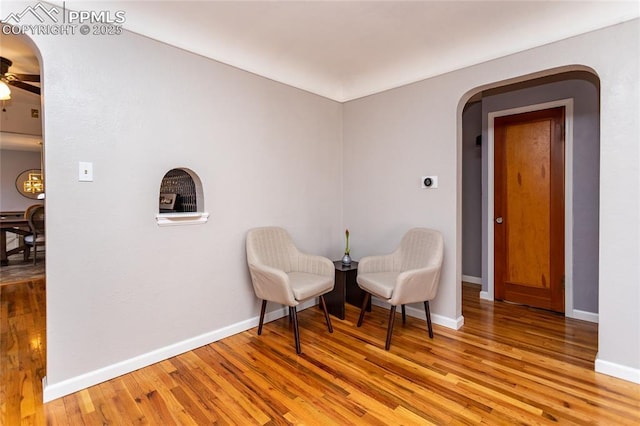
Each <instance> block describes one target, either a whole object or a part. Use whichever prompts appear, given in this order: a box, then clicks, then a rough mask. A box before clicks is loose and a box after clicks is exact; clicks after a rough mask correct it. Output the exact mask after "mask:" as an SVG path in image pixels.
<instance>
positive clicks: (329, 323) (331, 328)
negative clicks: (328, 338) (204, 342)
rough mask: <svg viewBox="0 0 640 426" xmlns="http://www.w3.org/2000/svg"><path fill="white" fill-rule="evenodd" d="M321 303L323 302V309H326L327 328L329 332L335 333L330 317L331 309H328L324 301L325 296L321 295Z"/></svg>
mask: <svg viewBox="0 0 640 426" xmlns="http://www.w3.org/2000/svg"><path fill="white" fill-rule="evenodd" d="M320 303H322V310H324V319H325V320H326V321H327V328H328V329H329V333H333V326H332V325H331V318H329V311H328V310H327V304H326V303H325V301H324V296H320Z"/></svg>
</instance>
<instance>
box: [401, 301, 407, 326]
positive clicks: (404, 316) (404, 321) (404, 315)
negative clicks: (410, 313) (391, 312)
mask: <svg viewBox="0 0 640 426" xmlns="http://www.w3.org/2000/svg"><path fill="white" fill-rule="evenodd" d="M406 323H407V311H406V309H405V308H404V305H402V325H404V324H406Z"/></svg>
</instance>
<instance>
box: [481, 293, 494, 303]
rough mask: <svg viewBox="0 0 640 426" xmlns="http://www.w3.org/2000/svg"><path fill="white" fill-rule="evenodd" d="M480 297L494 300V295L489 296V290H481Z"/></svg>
mask: <svg viewBox="0 0 640 426" xmlns="http://www.w3.org/2000/svg"><path fill="white" fill-rule="evenodd" d="M480 299H482V300H490V301H492V302H493V297H491V296H489V292H488V291H481V292H480Z"/></svg>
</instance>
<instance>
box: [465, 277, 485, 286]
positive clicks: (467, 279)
mask: <svg viewBox="0 0 640 426" xmlns="http://www.w3.org/2000/svg"><path fill="white" fill-rule="evenodd" d="M462 281H464V282H466V283H471V284H480V285H482V278H481V277H473V276H471V275H463V276H462Z"/></svg>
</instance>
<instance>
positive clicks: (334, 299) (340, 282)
mask: <svg viewBox="0 0 640 426" xmlns="http://www.w3.org/2000/svg"><path fill="white" fill-rule="evenodd" d="M333 265H334V266H335V268H336V281H335V286H334V287H333V290H332V291H330V292H329V293H327V294H325V295H324V300H325V302H326V303H327V310H328V311H329V313H330V314H331V315H334V316H336V317H338V318H340V319H344V317H345V313H344V312H345V309H344V304H345V302H346V303H349V304H351V305H354V306H357V307H358V308H362V300H363V298H364V295H365V292H364V290H362V289H361V288H360V287H358V283H357V282H356V278H357V276H358V262H351V264H350V265H343V264H342V261H340V260H336V261H335V262H333ZM367 311H369V312H371V300H369V304H368V305H367Z"/></svg>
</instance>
